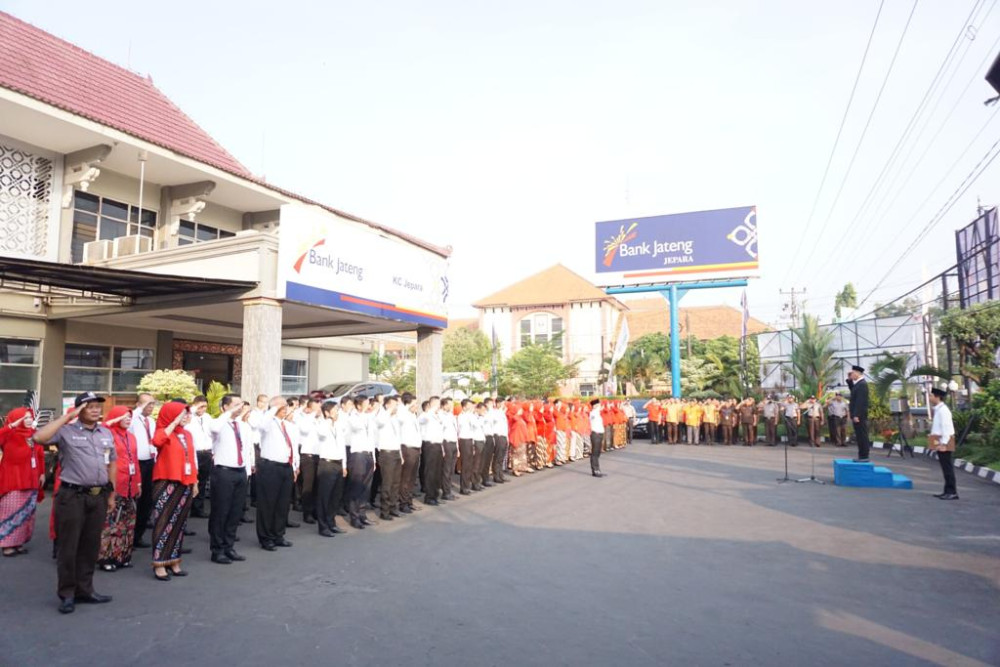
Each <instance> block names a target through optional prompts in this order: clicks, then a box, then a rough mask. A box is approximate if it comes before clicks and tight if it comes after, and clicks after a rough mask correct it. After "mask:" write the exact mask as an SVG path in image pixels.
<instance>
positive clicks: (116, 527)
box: [97, 496, 137, 567]
mask: <svg viewBox="0 0 1000 667" xmlns="http://www.w3.org/2000/svg"><path fill="white" fill-rule="evenodd" d="M136 509H137V505H136V502H135V498H122V497H121V496H115V502H114V504H112V505H109V506H108V518H107V520H106V521H105V522H104V532H103V533H101V555H100V556H99V557H98V559H97V562H98V563H101V564H102V565H114V566H115V567H122V566H124V565H127V564H128V563H130V562H132V544H133V541H134V540H135V515H136Z"/></svg>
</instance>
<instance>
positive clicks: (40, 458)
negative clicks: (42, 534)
mask: <svg viewBox="0 0 1000 667" xmlns="http://www.w3.org/2000/svg"><path fill="white" fill-rule="evenodd" d="M5 424H6V425H5V426H4V427H3V428H0V453H2V458H0V547H2V549H3V555H4V556H8V557H9V556H18V555H20V554H25V553H28V550H27V549H25V548H24V545H25V544H27V543H28V542H30V541H31V535H32V533H34V531H35V508H36V507H37V505H38V492H39V490H40V489H41V488H42V483H43V482H44V481H45V453H44V450H43V449H42V447H41V445H36V444H35V441H34V440H33V438H32V436H33V435H34V433H35V415H34V413H33V412H32V411H31V410H29V409H28V408H15V409H13V410H11V411H10V413H9V414H8V415H7V420H6V422H5Z"/></svg>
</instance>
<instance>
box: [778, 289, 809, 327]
mask: <svg viewBox="0 0 1000 667" xmlns="http://www.w3.org/2000/svg"><path fill="white" fill-rule="evenodd" d="M778 292H779V293H780V294H781V296H782V298H784V297H786V296H787V297H788V301H786V302H785V303H784V305H782V306H781V312H782V313H783V315H784V317H785V320H786V321H787V322H788V324H789V326H790V327H792V328H794V327H797V326H800V324H801V320H800V316H801V313H802V308H803V307H804V306H805V294H806V288H805V287H803V288H802V289H801V290H796V289H795V288H794V287H793V288H792V289H791V290H778ZM800 299H801V300H800Z"/></svg>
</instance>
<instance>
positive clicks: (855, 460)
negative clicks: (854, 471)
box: [852, 459, 871, 463]
mask: <svg viewBox="0 0 1000 667" xmlns="http://www.w3.org/2000/svg"><path fill="white" fill-rule="evenodd" d="M852 460H853V461H854V462H855V463H871V459H852Z"/></svg>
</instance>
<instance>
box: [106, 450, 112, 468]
mask: <svg viewBox="0 0 1000 667" xmlns="http://www.w3.org/2000/svg"><path fill="white" fill-rule="evenodd" d="M104 465H106V466H108V465H111V450H110V449H105V450H104Z"/></svg>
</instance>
